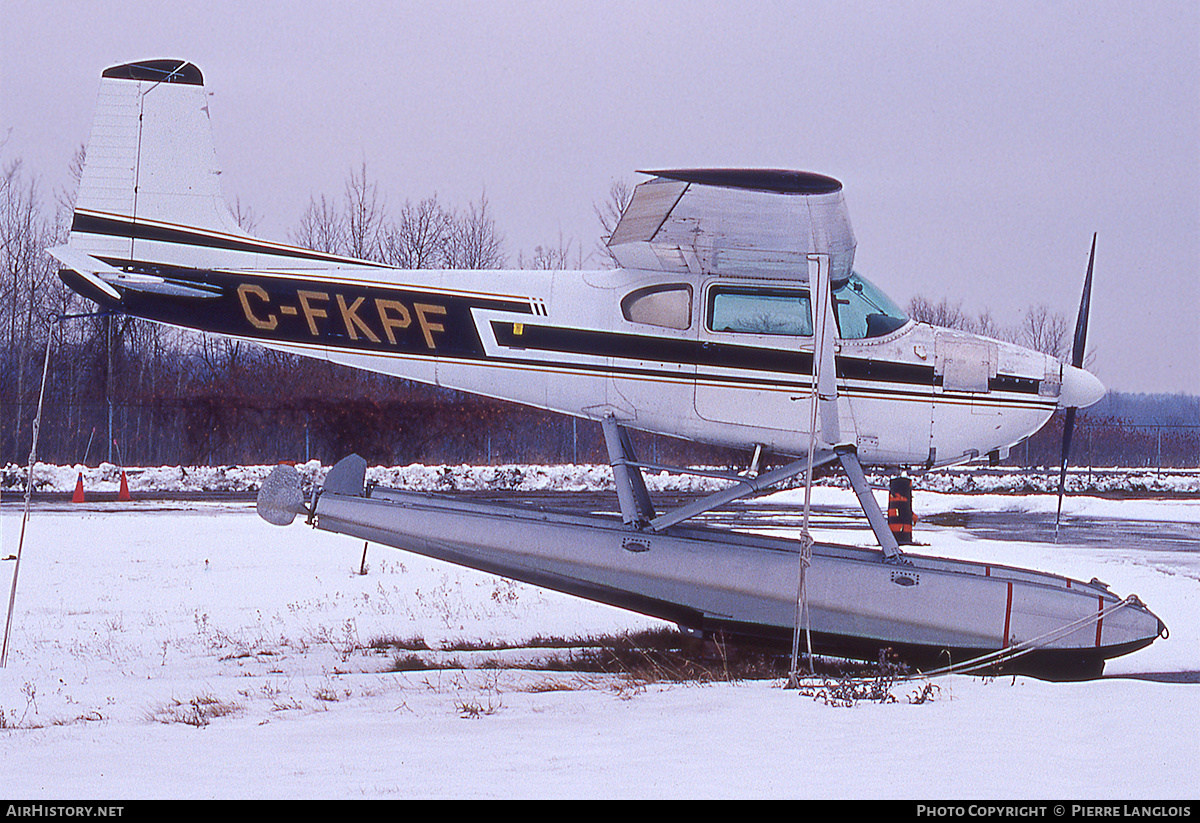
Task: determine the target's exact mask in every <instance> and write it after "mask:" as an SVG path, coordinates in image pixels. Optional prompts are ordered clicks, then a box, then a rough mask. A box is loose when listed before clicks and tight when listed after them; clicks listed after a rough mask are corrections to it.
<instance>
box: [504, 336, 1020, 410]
mask: <svg viewBox="0 0 1200 823" xmlns="http://www.w3.org/2000/svg"><path fill="white" fill-rule="evenodd" d="M492 333H493V334H494V335H495V337H496V342H497V343H499V344H500V345H501V346H504V347H505V348H509V349H529V350H536V351H545V352H548V353H550V352H553V353H560V354H575V355H590V356H593V357H618V358H622V359H627V360H643V361H649V362H660V363H675V364H679V365H690V366H696V367H697V368H702V367H716V368H727V369H738V370H740V371H745V372H775V373H779V374H788V375H804V376H806V377H809V378H811V376H812V353H811V352H804V351H787V350H784V349H767V348H759V347H756V346H745V345H738V344H733V343H715V342H711V341H699V340H683V339H680V338H677V337H654V336H651V335H638V334H625V333H621V332H606V331H596V330H592V329H570V328H562V327H558V326H539V325H530V324H521V327H520V333H519V334H518V333H517V326H516V325H515V324H513V323H506V322H503V321H499V320H493V321H492ZM835 362H836V364H837V375H838V377H839V378H841V379H845V380H861V381H867V382H873V383H892V384H899V385H902V386H914V387H915V386H922V387H923V386H928V387H931V388H932V387H934V386H940V385H942V375H940V374H934V369H933V366H923V365H920V364H916V363H895V362H889V361H886V360H871V359H867V358H858V357H845V356H840V357H837V358H836V360H835ZM621 370H622V371H624V370H625V369H621ZM713 379H717V380H722V381H726V380H727V381H730V382H744V381H746V380H750V381H751V382H761V381H760V380H753V379H752V378H738V377H731V376H725V375H720V376H713ZM988 390H989V391H1005V392H1013V393H1018V394H1037V392H1038V381H1037V380H1036V379H1032V378H1025V377H1017V376H1013V375H997V376H996V377H994V378H992V379H991V380H990V381H989V384H988Z"/></svg>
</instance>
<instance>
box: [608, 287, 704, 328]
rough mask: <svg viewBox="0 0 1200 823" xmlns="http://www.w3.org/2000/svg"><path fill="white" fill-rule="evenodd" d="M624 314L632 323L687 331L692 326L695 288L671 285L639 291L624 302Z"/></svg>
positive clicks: (633, 292)
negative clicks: (693, 292)
mask: <svg viewBox="0 0 1200 823" xmlns="http://www.w3.org/2000/svg"><path fill="white" fill-rule="evenodd" d="M621 313H622V314H623V315H625V319H626V320H628V321H629V322H631V323H646V324H648V325H651V326H659V327H661V328H664V329H686V328H688V327H689V326H690V325H692V287H691V286H689V285H687V284H686V283H670V284H664V285H657V286H646V287H645V288H641V289H636V290H634V291H631V292H630V293H629V294H627V295H625V297H624V298H623V299H622V300H621Z"/></svg>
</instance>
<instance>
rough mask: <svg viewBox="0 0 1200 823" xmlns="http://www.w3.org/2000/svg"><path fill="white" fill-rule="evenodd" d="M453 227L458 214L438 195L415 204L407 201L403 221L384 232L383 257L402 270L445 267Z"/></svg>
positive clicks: (402, 211)
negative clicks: (455, 216) (445, 206)
mask: <svg viewBox="0 0 1200 823" xmlns="http://www.w3.org/2000/svg"><path fill="white" fill-rule="evenodd" d="M453 228H454V213H453V212H452V211H450V210H449V209H446V208H444V207H443V206H442V204H441V203H439V202H438V199H437V195H436V194H435V195H433V196H432V197H427V198H425V199H424V200H422V201H421V202H419V203H417V204H415V205H414V204H413V203H412V202H407V203H405V204H404V208H403V209H401V210H400V219H399V221H398V222H395V223H391V224H388V225H387V226H385V227H384V228H383V230H382V232H381V237H382V239H381V243H380V246H381V248H380V251H381V254H380V258H381V260H382V262H384V263H388V264H390V265H393V266H399V267H400V268H402V269H440V268H445V265H446V258H447V244H448V243H449V242H450V234H451V232H452V231H453Z"/></svg>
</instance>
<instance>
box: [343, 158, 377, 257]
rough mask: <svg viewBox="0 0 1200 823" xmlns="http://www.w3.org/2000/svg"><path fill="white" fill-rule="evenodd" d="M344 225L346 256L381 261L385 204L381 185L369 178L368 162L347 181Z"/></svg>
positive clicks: (352, 173) (364, 162)
mask: <svg viewBox="0 0 1200 823" xmlns="http://www.w3.org/2000/svg"><path fill="white" fill-rule="evenodd" d="M345 226H346V251H347V253H348V254H349V255H350V256H351V257H356V258H358V259H359V260H378V259H379V238H380V231H381V228H382V226H383V203H382V201H381V200H380V197H379V185H378V184H377V183H375V182H374V181H373V180H370V179H369V178H368V177H367V163H366V161H365V160H364V161H363V163H362V165H361V166H359V170H358V173H357V174H356V173H355V172H354V171H353V170H351V171H350V176H349V177H348V178H347V179H346V222H345Z"/></svg>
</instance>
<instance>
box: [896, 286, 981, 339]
mask: <svg viewBox="0 0 1200 823" xmlns="http://www.w3.org/2000/svg"><path fill="white" fill-rule="evenodd" d="M908 316H909V317H911V318H912V319H913V320H916V321H917V322H918V323H929V324H931V325H934V326H941V327H943V328H947V329H963V330H965V331H970V328H969V326H970V325H971V320H970V318H969V317H968V316H967V315H966V314H965V313H964V312H963V310H962V303H961V302H958V303H954V304H951V303H950V301H949V300H946V299H945V298H943V299H942V300H941V302H939V303H933V302H931V301H929V300H928V299H927V298H925V297H924V296H922V295H919V294H918V295H917V296H915V297H913V298H912V300H909V301H908Z"/></svg>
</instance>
